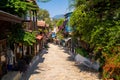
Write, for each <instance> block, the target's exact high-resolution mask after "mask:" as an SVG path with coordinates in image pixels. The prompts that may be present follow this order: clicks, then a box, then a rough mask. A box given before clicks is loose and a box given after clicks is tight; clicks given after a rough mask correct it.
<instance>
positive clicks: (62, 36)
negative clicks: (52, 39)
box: [57, 31, 64, 40]
mask: <svg viewBox="0 0 120 80" xmlns="http://www.w3.org/2000/svg"><path fill="white" fill-rule="evenodd" d="M57 38H58V39H60V40H62V39H63V38H64V35H63V31H59V32H57Z"/></svg>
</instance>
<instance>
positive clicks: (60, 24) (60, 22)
mask: <svg viewBox="0 0 120 80" xmlns="http://www.w3.org/2000/svg"><path fill="white" fill-rule="evenodd" d="M63 22H64V19H63V18H60V19H59V20H58V21H57V23H56V26H62V25H63Z"/></svg>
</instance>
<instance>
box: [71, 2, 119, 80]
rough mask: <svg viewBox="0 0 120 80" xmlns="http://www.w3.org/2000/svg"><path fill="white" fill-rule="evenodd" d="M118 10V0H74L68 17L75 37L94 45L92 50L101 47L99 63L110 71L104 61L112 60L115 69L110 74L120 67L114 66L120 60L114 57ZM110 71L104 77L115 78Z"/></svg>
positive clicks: (117, 43)
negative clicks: (71, 12)
mask: <svg viewBox="0 0 120 80" xmlns="http://www.w3.org/2000/svg"><path fill="white" fill-rule="evenodd" d="M119 10H120V0H75V10H74V12H73V14H72V16H71V18H70V24H71V26H74V29H75V31H74V32H73V36H76V35H77V34H78V35H77V37H80V39H81V40H84V41H86V42H87V43H89V44H90V46H91V45H96V47H95V49H94V51H93V52H95V51H97V49H98V48H102V54H101V56H102V57H100V58H99V59H100V61H101V65H108V66H107V68H109V70H110V71H111V66H110V63H106V61H109V62H111V61H112V62H113V63H112V64H113V65H114V67H113V66H112V70H115V71H113V72H111V73H112V74H116V73H118V72H116V71H117V70H118V71H119V70H120V67H117V68H116V66H117V65H116V64H120V61H119V60H117V59H118V58H117V57H115V56H116V55H118V54H119V53H120V51H119V50H118V51H115V50H117V46H119V44H120V11H119ZM111 50H114V51H111ZM105 55H107V57H105ZM103 58H104V59H103ZM113 60H114V61H115V62H114V61H113ZM103 61H104V62H103ZM101 67H103V66H101ZM116 69H117V70H116ZM103 72H104V71H103ZM111 73H109V71H108V72H107V76H106V77H107V78H115V77H114V76H111ZM117 75H120V74H119V73H118V74H117ZM116 77H117V76H116ZM117 78H118V77H117ZM117 78H115V79H116V80H117ZM118 80H119V79H118Z"/></svg>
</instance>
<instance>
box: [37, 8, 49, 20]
mask: <svg viewBox="0 0 120 80" xmlns="http://www.w3.org/2000/svg"><path fill="white" fill-rule="evenodd" d="M45 18H49V12H48V11H47V10H45V9H39V11H38V20H45Z"/></svg>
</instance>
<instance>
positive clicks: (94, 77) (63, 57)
mask: <svg viewBox="0 0 120 80" xmlns="http://www.w3.org/2000/svg"><path fill="white" fill-rule="evenodd" d="M22 80H99V79H98V73H97V72H91V71H88V70H82V68H80V66H76V65H75V61H73V60H72V58H71V57H70V55H69V54H68V53H67V52H66V51H65V50H64V49H63V47H60V46H58V45H54V44H49V48H48V50H46V51H44V53H43V54H42V55H40V56H39V59H38V60H37V61H36V62H35V63H34V65H33V67H32V68H31V69H30V70H28V72H26V74H25V75H23V78H22Z"/></svg>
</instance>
